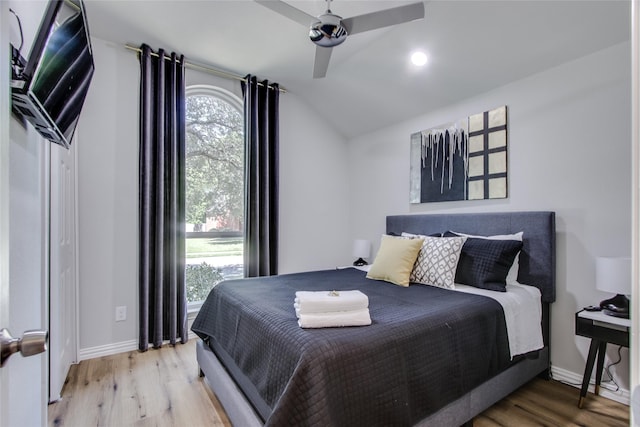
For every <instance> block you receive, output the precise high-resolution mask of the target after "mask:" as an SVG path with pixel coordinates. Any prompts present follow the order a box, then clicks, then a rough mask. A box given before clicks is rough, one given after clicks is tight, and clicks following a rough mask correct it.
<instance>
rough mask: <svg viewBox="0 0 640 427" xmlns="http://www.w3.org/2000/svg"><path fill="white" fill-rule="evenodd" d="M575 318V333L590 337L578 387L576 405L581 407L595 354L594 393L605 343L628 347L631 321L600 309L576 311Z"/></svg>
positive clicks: (600, 369)
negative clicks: (585, 361)
mask: <svg viewBox="0 0 640 427" xmlns="http://www.w3.org/2000/svg"><path fill="white" fill-rule="evenodd" d="M575 319H576V335H580V336H583V337H587V338H591V345H590V346H589V356H588V357H587V364H586V366H585V368H584V376H583V378H582V388H581V389H580V399H579V400H578V407H579V408H582V403H583V402H584V398H585V396H586V395H587V389H588V388H589V379H590V378H591V372H592V371H593V364H594V362H595V360H596V355H597V356H598V364H597V366H596V385H595V390H594V394H598V393H599V392H600V382H601V380H602V369H603V368H604V355H605V353H606V350H607V344H608V343H611V344H617V345H621V346H623V347H629V328H630V327H631V321H630V320H629V319H623V318H620V317H613V316H609V315H606V314H604V313H602V312H601V311H585V310H581V311H579V312H577V313H576V316H575Z"/></svg>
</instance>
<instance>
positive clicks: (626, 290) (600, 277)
mask: <svg viewBox="0 0 640 427" xmlns="http://www.w3.org/2000/svg"><path fill="white" fill-rule="evenodd" d="M596 288H597V289H598V290H600V291H603V292H611V293H614V294H621V295H629V294H631V258H610V257H598V258H596Z"/></svg>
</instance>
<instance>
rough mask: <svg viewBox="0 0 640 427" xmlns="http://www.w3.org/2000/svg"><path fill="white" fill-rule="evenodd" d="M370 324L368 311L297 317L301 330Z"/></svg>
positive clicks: (365, 309)
mask: <svg viewBox="0 0 640 427" xmlns="http://www.w3.org/2000/svg"><path fill="white" fill-rule="evenodd" d="M370 324H371V316H369V309H368V308H362V309H360V310H351V311H337V312H333V313H309V314H300V315H299V316H298V325H299V326H300V327H301V328H333V327H341V326H367V325H370Z"/></svg>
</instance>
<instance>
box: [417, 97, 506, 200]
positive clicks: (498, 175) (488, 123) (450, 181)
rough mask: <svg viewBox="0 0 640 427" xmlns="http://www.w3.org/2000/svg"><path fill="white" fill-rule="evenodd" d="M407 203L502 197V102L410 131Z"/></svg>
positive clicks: (503, 120) (503, 191) (503, 113)
mask: <svg viewBox="0 0 640 427" xmlns="http://www.w3.org/2000/svg"><path fill="white" fill-rule="evenodd" d="M410 175H411V190H410V201H411V203H428V202H443V201H453V200H482V199H500V198H506V197H507V107H506V106H502V107H499V108H495V109H493V110H490V111H485V112H483V113H479V114H474V115H472V116H469V117H466V118H463V119H460V120H458V121H455V122H451V123H447V124H444V125H442V126H437V127H435V128H432V129H427V130H423V131H420V132H416V133H414V134H412V135H411V173H410Z"/></svg>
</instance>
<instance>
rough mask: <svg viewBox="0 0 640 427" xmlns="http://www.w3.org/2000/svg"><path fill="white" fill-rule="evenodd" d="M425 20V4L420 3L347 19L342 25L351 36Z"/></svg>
mask: <svg viewBox="0 0 640 427" xmlns="http://www.w3.org/2000/svg"><path fill="white" fill-rule="evenodd" d="M423 18H424V3H422V2H420V3H412V4H408V5H406V6H399V7H394V8H392V9H386V10H380V11H378V12H372V13H366V14H364V15H358V16H353V17H351V18H345V19H343V20H342V25H343V26H344V27H345V28H346V30H347V33H348V34H349V35H351V34H357V33H362V32H364V31H369V30H375V29H378V28H383V27H388V26H390V25H397V24H402V23H405V22H410V21H415V20H417V19H423Z"/></svg>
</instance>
